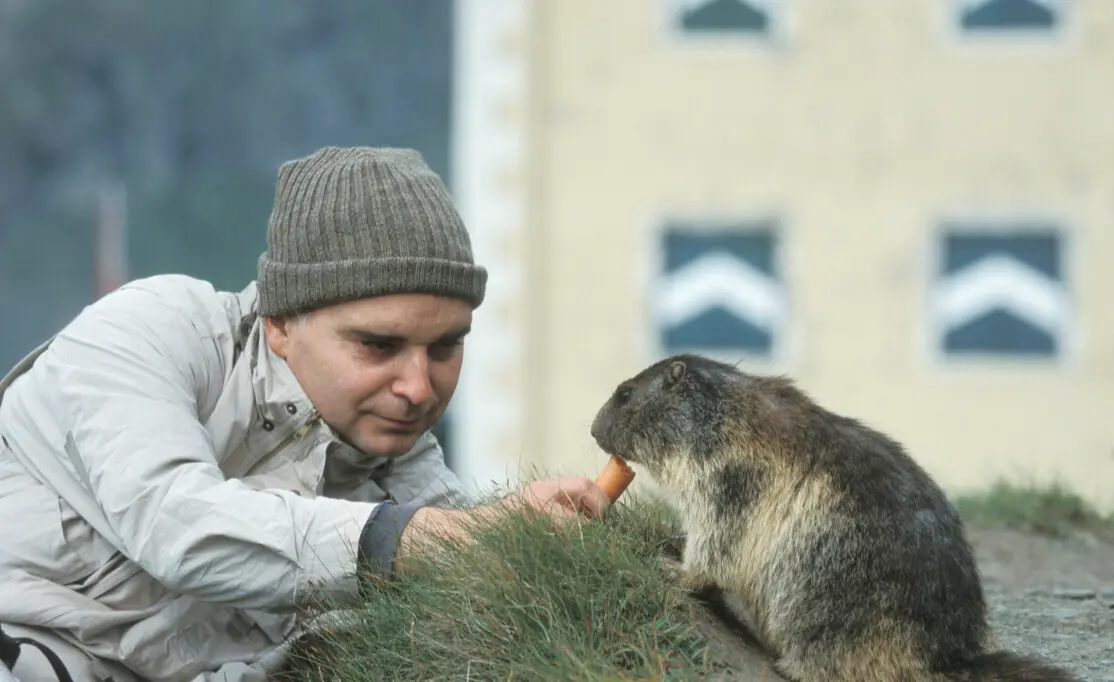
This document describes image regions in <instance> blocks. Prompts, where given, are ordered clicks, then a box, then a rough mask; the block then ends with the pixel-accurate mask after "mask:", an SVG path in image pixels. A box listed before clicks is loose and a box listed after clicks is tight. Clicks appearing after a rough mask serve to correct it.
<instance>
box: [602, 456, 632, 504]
mask: <svg viewBox="0 0 1114 682" xmlns="http://www.w3.org/2000/svg"><path fill="white" fill-rule="evenodd" d="M633 480H634V469H632V468H630V466H629V465H628V464H627V463H626V462H624V461H623V460H622V459H621V458H619V457H617V456H615V455H612V456H611V458H610V459H609V460H607V465H606V466H604V468H603V470H602V471H600V475H599V476H597V477H596V485H598V486H599V487H600V488H601V489H602V490H603V492H604V493H605V494H606V495H607V497H608V498H609V499H610V500H611V503H612V504H614V503H615V501H616V500H618V499H619V496H620V495H622V494H623V491H624V490H626V489H627V486H629V485H630V484H631V481H633Z"/></svg>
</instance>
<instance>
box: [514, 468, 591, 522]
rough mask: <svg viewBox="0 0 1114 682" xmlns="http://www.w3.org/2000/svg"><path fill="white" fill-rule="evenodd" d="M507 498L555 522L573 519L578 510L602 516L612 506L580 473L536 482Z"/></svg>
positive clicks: (589, 480)
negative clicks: (545, 515) (547, 516)
mask: <svg viewBox="0 0 1114 682" xmlns="http://www.w3.org/2000/svg"><path fill="white" fill-rule="evenodd" d="M506 501H520V502H523V503H525V504H527V505H529V506H531V507H533V508H534V509H537V510H538V511H541V512H545V513H547V514H549V515H550V516H553V517H554V519H555V520H557V521H565V520H567V519H570V518H573V517H575V516H576V514H577V512H579V511H582V512H585V513H586V514H587V515H588V516H591V517H596V518H598V517H602V516H603V515H604V514H605V513H606V512H607V510H608V508H609V507H610V506H611V501H610V500H609V499H608V498H607V495H606V494H605V493H604V492H603V490H601V489H600V487H599V486H598V485H596V483H595V481H593V480H592V479H590V478H585V477H583V476H573V477H569V478H561V479H557V480H550V481H535V482H534V483H531V484H529V485H527V486H526V487H525V488H523V489H522V490H521V491H520V492H518V493H515V494H514V495H511V496H510V498H507V500H506Z"/></svg>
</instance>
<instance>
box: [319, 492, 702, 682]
mask: <svg viewBox="0 0 1114 682" xmlns="http://www.w3.org/2000/svg"><path fill="white" fill-rule="evenodd" d="M677 532H678V527H677V525H676V521H675V518H674V517H673V515H672V514H671V513H670V511H669V510H668V509H667V508H665V507H664V506H663V505H662V503H660V502H658V501H653V500H640V499H638V498H636V497H635V496H633V495H632V496H631V499H630V500H628V501H627V502H625V503H620V504H619V505H617V506H615V507H613V508H612V511H611V513H610V514H609V515H608V517H607V519H605V520H603V521H595V522H593V521H588V520H585V521H583V522H581V523H574V524H572V525H570V526H567V527H566V528H565V529H564V530H563V531H562V532H555V531H554V529H553V527H552V524H551V522H550V521H549V520H548V517H544V516H542V515H540V514H536V513H514V512H508V513H506V514H503V515H501V516H500V517H499V518H497V519H496V520H495V521H494V522H489V523H485V524H483V525H479V524H476V525H475V526H474V528H473V530H472V535H473V537H474V538H475V541H474V542H472V543H459V542H454V541H451V540H448V539H438V540H437V541H435V542H434V543H432V544H431V545H430V546H429V547H428V548H427V549H426V550H425V551H423V552H421V553H420V554H418V555H416V556H414V557H413V558H412V559H410V566H411V569H410V570H409V571H408V572H407V573H406V574H405V575H400V576H398V577H396V578H395V579H393V580H389V581H386V580H381V581H377V582H375V583H373V585H372V587H371V589H370V594H368V596H367V598H366V603H364V604H363V605H362V606H361V607H360V608H358V609H356V610H354V611H350V612H349V616H350V617H349V619H348V621H347V623H346V625H344V626H343V627H336V628H334V629H333V630H332V632H331V633H330V634H328V635H326V636H324V637H322V638H320V639H319V640H318V641H316V642H314V643H313V645H312V646H308V647H306V648H304V649H303V650H302V651H300V652H299V659H300V660H299V662H298V663H297V668H298V670H299V675H300V677H301V678H302V679H303V680H307V681H318V680H321V681H323V680H346V681H351V682H358V681H361V680H385V679H390V680H400V681H404V680H571V679H576V680H588V681H596V680H599V681H603V680H624V679H639V680H686V679H696V678H697V677H698V676H699V674H700V673H702V672H705V660H706V648H707V641H706V639H705V637H704V636H703V635H702V633H701V632H700V631H699V630H698V629H697V625H696V619H695V618H694V616H693V614H692V611H691V609H692V608H694V606H693V604H694V602H693V600H692V598H691V597H689V596H688V595H687V594H685V593H684V592H682V591H681V590H680V589H679V588H678V587H677V586H676V585H675V584H674V583H672V582H671V581H670V580H669V579H668V578H667V576H666V574H665V571H664V570H663V569H662V566H661V556H662V550H663V547H664V546H666V545H667V544H669V542H670V540H671V538H672V537H673V536H674V535H675V534H676V533H677Z"/></svg>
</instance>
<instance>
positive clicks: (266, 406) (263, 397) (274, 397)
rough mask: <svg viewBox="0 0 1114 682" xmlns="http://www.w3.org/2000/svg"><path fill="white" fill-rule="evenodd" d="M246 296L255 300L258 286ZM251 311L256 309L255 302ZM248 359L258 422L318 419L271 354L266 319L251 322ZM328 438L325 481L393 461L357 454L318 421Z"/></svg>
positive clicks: (280, 361)
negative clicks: (264, 322)
mask: <svg viewBox="0 0 1114 682" xmlns="http://www.w3.org/2000/svg"><path fill="white" fill-rule="evenodd" d="M245 293H249V294H251V297H252V298H253V299H254V294H255V284H254V283H253V284H252V285H251V286H250V287H249V288H248V289H247V290H245ZM251 305H252V311H253V312H254V311H255V310H256V309H257V307H256V302H255V300H253V301H252V304H251ZM245 355H246V356H247V357H245V358H244V360H247V361H249V362H250V363H251V383H252V396H253V400H252V402H253V409H254V410H255V412H256V415H255V416H256V418H259V419H264V420H270V421H271V423H272V424H275V425H278V424H282V423H284V422H287V421H291V420H294V421H297V422H298V424H303V423H305V422H307V421H308V420H309V419H310V418H311V416H312V417H316V415H317V412H316V408H315V407H314V405H313V402H312V401H311V400H310V399H309V396H307V395H306V393H305V391H304V390H303V389H302V386H301V384H300V383H299V382H298V379H297V377H295V376H294V372H293V371H292V370H291V369H290V366H289V365H287V364H286V361H285V360H284V359H282V358H281V357H279V356H278V355H276V354H275V352H274V351H273V350H271V346H270V344H269V343H267V335H266V333H265V332H264V329H263V318H262V317H259V316H258V315H256V316H255V319H254V320H253V321H252V322H251V328H250V332H249V334H248V337H247V340H246V341H245ZM315 428H319V429H324V430H325V432H326V433H327V434H328V440H329V444H328V446H327V450H326V452H327V455H328V457H327V461H326V478H327V479H337V478H342V479H349V478H351V477H353V476H366V475H367V473H370V472H371V471H374V470H377V469H379V468H381V467H382V466H383V465H384V464H388V463H389V462H390V458H388V457H383V456H380V455H369V454H367V453H364V452H363V451H361V450H358V449H356V448H354V447H352V446H351V445H349V444H348V443H346V442H344V440H342V439H341V438H340V435H339V434H338V433H337V432H336V431H335V430H334V429H333V428H332V427H331V426H329V424H328V423H326V422H325V421H324V420H321V419H319V420H318V421H317V423H316V427H315Z"/></svg>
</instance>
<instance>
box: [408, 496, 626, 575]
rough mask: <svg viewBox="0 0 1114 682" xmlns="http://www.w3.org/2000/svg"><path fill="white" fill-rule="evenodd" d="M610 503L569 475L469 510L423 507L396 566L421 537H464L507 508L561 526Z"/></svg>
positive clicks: (602, 511)
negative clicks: (541, 515) (534, 514)
mask: <svg viewBox="0 0 1114 682" xmlns="http://www.w3.org/2000/svg"><path fill="white" fill-rule="evenodd" d="M610 505H611V501H610V500H609V499H608V497H607V495H606V494H605V493H604V492H603V490H601V489H600V487H599V486H598V485H596V483H595V481H593V480H592V479H590V478H586V477H583V476H572V477H568V478H560V479H554V480H548V481H535V482H533V483H530V484H528V485H526V486H525V487H524V488H523V489H522V490H520V491H519V492H517V493H512V494H511V495H508V496H507V497H505V498H503V499H502V500H500V501H498V502H494V503H492V504H488V505H482V506H478V507H474V508H471V509H441V508H438V507H422V508H421V509H419V510H418V511H416V512H414V515H413V517H411V519H410V522H409V523H407V524H406V527H405V528H404V529H403V531H402V536H401V538H400V540H399V546H398V550H397V554H396V557H395V561H396V565H397V566H398V568H399V570H405V563H406V555H407V553H409V552H411V551H413V550H414V548H415V545H418V544H420V543H421V542H422V541H423V540H424V539H427V538H429V537H431V536H437V537H452V538H456V539H466V535H467V531H468V526H469V524H470V523H472V522H475V521H482V520H486V519H487V518H493V517H495V516H496V515H499V514H506V513H507V510H508V509H516V508H522V507H524V506H525V507H529V508H532V509H534V510H537V511H540V512H542V513H544V514H548V515H549V516H551V517H552V518H553V520H554V522H555V524H557V525H559V526H563V525H564V524H565V523H567V522H568V521H570V520H572V519H574V518H576V517H577V514H578V512H584V513H585V515H587V516H589V517H594V518H599V517H602V516H603V515H604V514H605V513H606V512H607V509H608V508H609V507H610Z"/></svg>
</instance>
